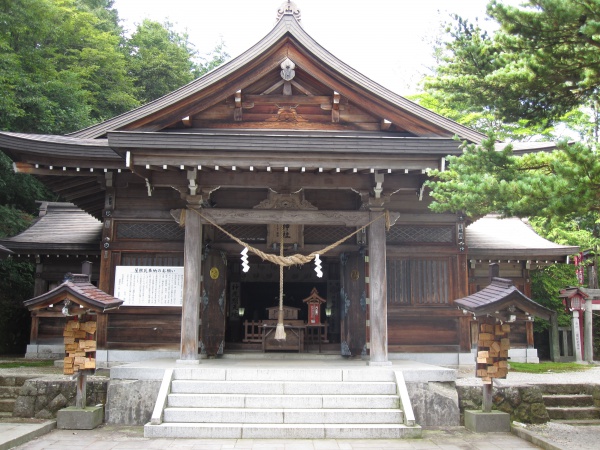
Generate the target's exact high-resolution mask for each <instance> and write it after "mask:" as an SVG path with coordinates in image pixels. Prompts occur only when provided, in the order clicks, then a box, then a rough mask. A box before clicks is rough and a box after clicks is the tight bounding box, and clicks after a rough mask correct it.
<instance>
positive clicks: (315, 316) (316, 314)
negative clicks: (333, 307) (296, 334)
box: [302, 288, 327, 325]
mask: <svg viewBox="0 0 600 450" xmlns="http://www.w3.org/2000/svg"><path fill="white" fill-rule="evenodd" d="M302 301H303V302H304V303H306V304H307V305H308V324H309V325H319V324H320V323H321V304H322V303H327V300H325V299H324V298H323V297H321V296H320V295H319V292H318V291H317V288H313V289H312V291H311V292H310V295H309V296H308V297H306V298H305V299H304V300H302Z"/></svg>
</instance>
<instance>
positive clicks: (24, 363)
mask: <svg viewBox="0 0 600 450" xmlns="http://www.w3.org/2000/svg"><path fill="white" fill-rule="evenodd" d="M19 367H54V360H52V359H41V360H35V359H33V360H32V359H20V360H11V361H0V369H17V368H19Z"/></svg>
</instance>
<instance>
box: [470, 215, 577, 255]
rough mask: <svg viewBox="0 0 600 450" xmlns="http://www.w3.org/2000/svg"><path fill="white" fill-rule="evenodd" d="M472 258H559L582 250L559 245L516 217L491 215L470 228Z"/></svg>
mask: <svg viewBox="0 0 600 450" xmlns="http://www.w3.org/2000/svg"><path fill="white" fill-rule="evenodd" d="M466 240H467V246H468V247H469V250H468V253H469V257H483V258H485V257H491V258H493V257H496V256H511V257H516V258H518V257H521V258H522V259H524V258H533V259H535V258H537V259H544V258H549V259H552V260H554V259H557V258H560V257H565V256H567V255H572V254H574V253H577V252H579V247H576V246H567V245H559V244H555V243H554V242H550V241H548V240H547V239H544V238H543V237H541V236H540V235H539V234H537V233H536V232H535V231H534V230H533V228H532V227H531V225H529V223H527V222H526V221H524V220H522V219H519V218H517V217H511V218H506V219H502V218H500V217H499V216H497V215H494V214H489V215H487V216H485V217H483V218H481V219H479V220H477V221H475V222H473V223H472V224H471V225H469V226H468V227H467V230H466Z"/></svg>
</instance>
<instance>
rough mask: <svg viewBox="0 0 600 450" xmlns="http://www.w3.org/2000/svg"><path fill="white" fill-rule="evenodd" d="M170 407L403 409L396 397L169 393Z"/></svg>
mask: <svg viewBox="0 0 600 450" xmlns="http://www.w3.org/2000/svg"><path fill="white" fill-rule="evenodd" d="M168 406H169V407H172V408H174V407H180V408H244V407H245V408H296V409H302V408H310V409H315V408H373V409H381V408H387V409H393V408H399V407H400V400H399V398H398V396H397V395H246V394H170V395H169V398H168Z"/></svg>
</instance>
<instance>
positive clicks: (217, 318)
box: [200, 249, 227, 357]
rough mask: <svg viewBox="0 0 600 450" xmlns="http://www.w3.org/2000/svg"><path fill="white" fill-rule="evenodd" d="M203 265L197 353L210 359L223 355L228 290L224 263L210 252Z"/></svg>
mask: <svg viewBox="0 0 600 450" xmlns="http://www.w3.org/2000/svg"><path fill="white" fill-rule="evenodd" d="M204 258H205V259H204V261H203V263H202V271H203V274H202V279H203V283H202V300H201V302H202V304H201V305H200V320H201V326H200V353H202V354H206V355H207V356H209V357H214V356H216V355H221V354H223V346H224V345H225V316H226V311H227V309H226V296H225V293H226V288H227V277H226V275H227V259H226V256H225V254H224V253H222V252H221V251H219V250H216V249H211V250H208V253H206V254H205V255H204Z"/></svg>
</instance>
